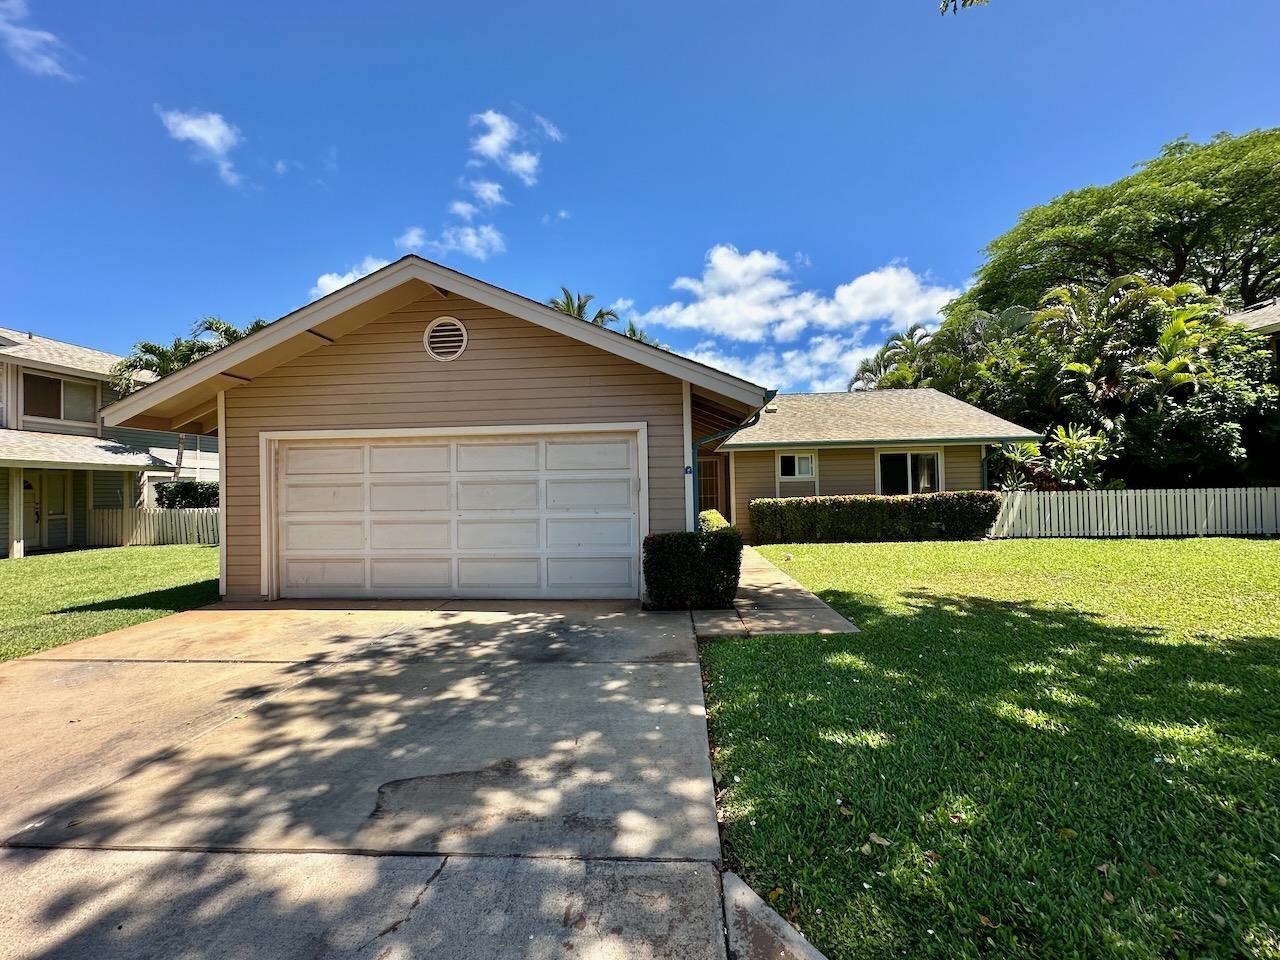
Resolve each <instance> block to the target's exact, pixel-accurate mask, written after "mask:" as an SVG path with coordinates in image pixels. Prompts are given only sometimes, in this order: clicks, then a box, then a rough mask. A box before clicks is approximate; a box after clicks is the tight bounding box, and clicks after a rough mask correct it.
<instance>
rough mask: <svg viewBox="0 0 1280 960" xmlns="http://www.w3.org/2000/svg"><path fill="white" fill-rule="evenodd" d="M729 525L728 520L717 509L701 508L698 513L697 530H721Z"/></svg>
mask: <svg viewBox="0 0 1280 960" xmlns="http://www.w3.org/2000/svg"><path fill="white" fill-rule="evenodd" d="M727 526H729V521H728V520H726V519H725V518H724V514H722V513H721V512H720V511H719V510H703V511H702V512H701V513H700V514H698V532H700V533H710V532H711V531H713V530H723V529H724V528H725V527H727Z"/></svg>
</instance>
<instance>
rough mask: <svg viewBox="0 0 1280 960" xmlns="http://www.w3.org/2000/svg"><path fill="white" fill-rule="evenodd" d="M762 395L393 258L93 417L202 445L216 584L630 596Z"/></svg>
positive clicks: (420, 593)
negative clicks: (726, 436)
mask: <svg viewBox="0 0 1280 960" xmlns="http://www.w3.org/2000/svg"><path fill="white" fill-rule="evenodd" d="M768 396H769V391H767V390H766V389H765V388H764V387H761V386H757V385H755V384H752V383H749V382H747V381H745V380H742V379H740V378H738V377H734V376H731V375H729V374H727V373H723V372H721V371H719V370H715V369H713V368H711V367H707V366H704V365H702V364H700V363H696V362H694V361H692V360H688V359H686V358H684V357H680V356H678V355H676V354H674V353H670V352H668V351H666V350H661V349H657V348H655V347H652V346H649V345H646V344H643V343H640V342H637V341H635V340H632V339H630V338H628V337H626V336H623V335H622V334H620V333H616V332H614V331H611V330H608V329H606V328H604V327H597V326H595V325H593V324H590V323H584V322H583V321H582V320H578V319H576V318H574V317H571V316H568V315H566V314H564V313H561V312H559V311H557V310H553V309H551V308H549V307H547V306H545V305H544V304H541V303H537V302H535V301H533V300H529V299H526V298H524V297H521V296H517V295H516V294H513V293H509V292H507V291H505V290H501V289H499V288H497V287H494V286H491V285H489V284H487V283H483V282H481V281H479V280H476V279H474V278H472V277H468V276H466V275H464V274H461V273H458V272H455V271H453V270H449V269H447V268H445V267H442V266H439V265H437V264H433V263H430V262H428V261H426V260H423V259H422V258H421V257H418V256H414V255H409V256H406V257H404V258H402V259H400V260H398V261H396V262H395V263H392V264H390V265H388V266H386V267H384V268H382V269H381V270H378V271H376V272H374V273H371V274H369V275H368V276H366V277H364V278H362V279H360V280H357V281H355V282H354V283H352V284H350V285H348V286H346V287H343V288H342V289H340V290H338V291H335V292H334V293H331V294H329V295H328V296H325V297H323V298H321V299H319V300H317V301H315V302H313V303H311V304H309V305H307V306H305V307H303V308H301V309H300V310H297V311H295V312H293V313H291V314H288V315H286V316H285V317H282V318H281V319H279V320H277V321H275V322H274V323H272V324H270V325H269V326H267V327H266V328H264V329H263V330H260V331H258V332H257V333H254V334H252V335H250V336H248V337H246V338H244V339H243V340H240V341H238V342H236V343H233V344H231V345H230V346H227V347H224V348H223V349H221V350H219V351H217V352H216V353H213V354H211V355H209V356H207V357H204V358H202V359H201V360H198V361H197V362H196V363H194V364H192V365H191V366H189V367H187V368H185V369H183V370H180V371H178V372H177V373H174V374H172V375H170V376H168V377H165V378H164V379H162V380H159V381H157V382H156V383H153V384H150V385H148V386H146V387H143V388H142V389H141V390H138V391H136V392H135V393H133V394H131V395H129V396H127V397H124V398H122V399H120V400H118V401H117V402H116V403H114V404H113V405H111V406H110V407H108V408H107V409H106V410H105V411H104V418H105V422H106V423H107V424H109V425H112V426H113V427H118V426H125V427H142V428H147V429H160V430H173V429H188V430H195V431H197V432H202V433H205V434H210V435H212V434H216V435H217V436H218V437H219V439H220V440H221V443H222V448H223V450H224V452H225V454H226V456H225V461H224V463H225V469H224V471H223V482H222V486H221V490H222V497H223V499H222V505H223V508H222V512H221V514H220V516H221V521H222V523H223V525H224V529H223V535H222V537H221V538H220V539H221V543H222V547H221V549H222V570H221V584H222V591H223V593H224V594H226V595H228V596H231V597H259V596H264V597H268V598H277V597H512V598H516V597H544V598H587V597H602V598H606V597H607V598H635V597H638V596H639V595H640V592H641V576H640V551H641V541H642V539H643V537H644V535H645V534H648V533H650V532H660V531H673V530H685V529H690V528H692V526H693V524H694V521H695V516H694V508H695V499H696V498H695V497H694V496H693V482H692V481H693V476H692V474H693V460H692V458H693V438H694V436H695V434H696V435H698V436H702V435H705V434H706V433H709V432H713V431H714V430H718V429H722V428H724V427H727V426H735V425H738V424H741V423H744V422H745V421H747V420H748V419H750V418H751V417H752V416H753V415H754V414H755V413H756V412H757V411H758V410H759V409H760V408H761V407H762V406H763V405H764V403H765V401H766V399H767V397H768ZM197 424H198V426H197Z"/></svg>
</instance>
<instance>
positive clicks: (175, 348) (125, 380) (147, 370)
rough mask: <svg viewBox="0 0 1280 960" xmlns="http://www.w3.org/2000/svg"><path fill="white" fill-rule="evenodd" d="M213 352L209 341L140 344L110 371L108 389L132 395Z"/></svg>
mask: <svg viewBox="0 0 1280 960" xmlns="http://www.w3.org/2000/svg"><path fill="white" fill-rule="evenodd" d="M216 349H217V345H216V344H214V343H212V342H211V341H209V340H199V339H196V338H194V337H175V338H174V340H173V343H171V344H169V345H168V346H165V345H164V344H162V343H154V342H152V341H150V340H139V341H138V342H137V343H135V344H134V345H133V350H132V351H131V352H130V353H129V355H128V356H127V357H125V358H124V359H123V360H121V361H120V362H119V363H117V364H116V365H115V366H114V367H112V368H111V385H112V386H113V387H115V389H116V391H117V392H119V393H120V395H121V396H123V395H124V394H126V393H132V392H133V391H134V390H137V389H138V388H139V387H141V386H143V385H144V384H145V383H147V382H148V381H149V380H152V379H159V378H160V377H167V376H168V375H169V374H171V373H174V372H176V371H178V370H181V369H182V368H183V367H185V366H189V365H190V364H192V363H195V362H196V361H197V360H199V359H200V358H201V357H203V356H205V355H206V354H210V353H212V352H213V351H214V350H216ZM146 374H150V376H146ZM140 375H142V376H140Z"/></svg>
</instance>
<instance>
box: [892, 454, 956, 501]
mask: <svg viewBox="0 0 1280 960" xmlns="http://www.w3.org/2000/svg"><path fill="white" fill-rule="evenodd" d="M941 489H942V470H941V467H940V464H939V457H938V453H937V451H936V450H931V451H928V452H923V453H882V454H880V492H881V493H882V494H884V495H885V496H895V495H899V494H904V493H937V492H938V491H939V490H941Z"/></svg>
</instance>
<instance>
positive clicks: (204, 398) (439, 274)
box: [103, 254, 767, 430]
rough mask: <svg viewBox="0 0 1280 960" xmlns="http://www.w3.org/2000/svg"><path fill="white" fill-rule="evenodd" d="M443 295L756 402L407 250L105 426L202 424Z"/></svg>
mask: <svg viewBox="0 0 1280 960" xmlns="http://www.w3.org/2000/svg"><path fill="white" fill-rule="evenodd" d="M449 294H452V295H456V296H460V297H465V298H466V299H468V300H471V301H473V302H475V303H479V304H483V305H484V306H487V307H491V308H493V309H495V310H500V311H502V312H504V313H506V314H509V315H510V316H513V317H516V318H518V319H521V320H526V321H528V322H530V323H535V324H537V325H539V326H541V327H545V328H547V329H549V330H553V331H555V332H556V333H561V334H563V335H565V336H566V337H570V338H572V339H574V340H579V341H581V342H583V343H586V344H588V345H590V346H593V347H597V348H599V349H601V350H604V351H606V352H608V353H612V354H615V355H617V356H620V357H623V358H625V359H628V360H632V361H635V362H636V363H639V364H641V365H643V366H646V367H650V368H652V369H654V370H658V371H660V372H662V373H666V374H669V375H671V376H673V377H676V378H678V379H680V380H686V381H688V382H689V383H691V384H693V385H694V386H698V387H701V388H703V389H705V390H707V391H710V392H712V393H714V394H717V395H719V396H723V397H727V398H729V399H730V400H732V401H734V402H736V403H739V404H742V405H744V406H745V407H749V408H750V410H751V411H754V410H756V409H758V408H759V407H761V406H762V405H763V404H764V400H765V395H766V393H767V391H766V390H765V388H764V387H761V386H758V385H757V384H754V383H750V382H748V381H746V380H742V379H740V378H738V377H735V376H732V375H731V374H728V373H725V372H724V371H722V370H717V369H715V368H714V367H709V366H706V365H705V364H701V363H697V362H696V361H693V360H689V359H687V358H686V357H681V356H679V355H677V354H674V353H671V352H669V351H667V350H662V349H659V348H657V347H653V346H650V345H649V344H645V343H640V342H639V341H637V340H632V339H631V338H629V337H626V336H623V335H622V334H620V333H617V332H615V331H613V330H609V329H607V328H605V327H597V326H595V325H594V324H591V323H586V322H584V321H582V320H579V319H577V318H575V317H571V316H568V315H567V314H564V313H561V312H560V311H559V310H554V309H552V308H551V307H548V306H546V305H545V304H542V303H538V302H537V301H536V300H530V299H529V298H527V297H523V296H520V295H519V294H515V293H512V292H511V291H509V290H503V289H502V288H500V287H495V286H493V285H492V284H489V283H485V282H484V281H482V280H477V279H476V278H474V277H469V276H467V275H466V274H464V273H459V272H458V271H456V270H450V269H449V268H448V267H444V266H441V265H440V264H438V263H432V262H431V261H429V260H424V259H423V258H422V257H419V256H417V255H416V254H409V255H408V256H405V257H401V258H400V259H399V260H397V261H396V262H395V263H392V264H388V265H387V266H385V267H383V268H382V269H381V270H377V271H375V272H373V273H371V274H369V275H368V276H366V277H362V278H361V279H359V280H357V281H355V282H354V283H351V284H348V285H347V286H345V287H342V288H341V289H339V290H335V291H334V292H333V293H330V294H328V295H327V296H324V297H321V298H320V299H319V300H316V301H314V302H312V303H309V304H307V305H306V306H305V307H302V308H300V309H298V310H295V311H293V312H292V313H290V314H286V315H285V316H283V317H281V318H280V319H279V320H276V321H275V322H274V323H271V324H268V325H267V326H266V327H265V328H263V329H262V330H259V331H258V332H257V333H254V334H252V335H250V336H248V337H245V338H244V339H243V340H239V341H237V342H236V343H233V344H231V345H230V346H227V347H223V348H222V349H221V350H217V351H215V352H214V353H211V354H209V355H208V356H206V357H203V358H202V359H200V360H198V361H196V362H195V363H193V364H191V366H189V367H185V368H184V369H182V370H179V371H178V372H177V373H172V374H170V375H169V376H167V377H164V378H162V379H160V380H157V381H156V382H155V383H152V384H150V385H148V386H146V387H144V388H142V389H141V390H138V391H136V392H134V393H131V394H129V395H128V396H127V397H124V398H122V399H120V400H118V401H117V402H116V403H114V404H112V405H111V406H109V407H107V408H106V410H105V411H104V412H103V417H104V421H105V422H106V423H107V425H109V426H118V425H130V426H145V427H151V428H153V429H161V430H174V429H177V428H179V427H182V426H185V425H187V424H191V423H204V424H205V425H206V427H207V424H208V420H207V416H208V414H209V412H210V411H211V409H212V405H213V404H215V403H216V400H217V395H218V392H219V391H221V390H225V389H229V388H231V387H234V386H235V385H236V384H238V383H245V382H247V381H249V380H252V379H253V378H254V377H255V376H259V375H261V374H263V373H266V372H267V371H269V370H271V369H273V368H274V367H276V366H278V365H280V364H281V363H284V362H287V361H288V360H291V359H293V358H294V357H298V356H301V355H302V354H304V353H307V352H309V351H311V350H314V349H315V348H316V347H318V346H321V345H322V344H323V343H325V342H332V341H333V340H335V339H337V338H339V337H341V336H343V335H345V334H347V333H350V332H351V331H353V330H355V329H358V328H359V327H361V326H363V325H364V324H366V323H369V322H370V321H372V320H375V319H377V318H378V317H380V316H382V315H384V314H386V313H388V312H390V311H392V310H395V309H398V308H399V307H402V306H406V305H408V304H410V303H412V302H414V301H416V300H420V299H422V298H423V297H434V298H439V299H445V298H446V297H447V296H448V295H449ZM748 415H749V414H748ZM184 418H185V419H184Z"/></svg>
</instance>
